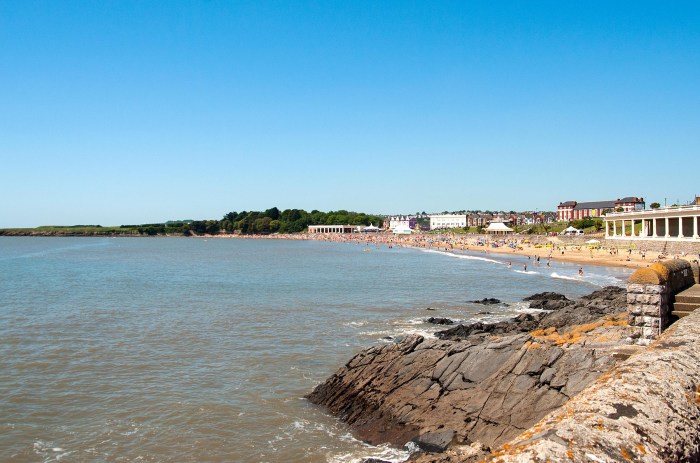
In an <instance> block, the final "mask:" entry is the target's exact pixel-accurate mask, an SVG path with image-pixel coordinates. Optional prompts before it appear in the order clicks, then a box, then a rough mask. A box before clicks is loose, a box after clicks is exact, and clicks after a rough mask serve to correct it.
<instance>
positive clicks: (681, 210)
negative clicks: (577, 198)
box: [605, 204, 700, 241]
mask: <svg viewBox="0 0 700 463" xmlns="http://www.w3.org/2000/svg"><path fill="white" fill-rule="evenodd" d="M698 230H700V204H695V205H692V206H669V207H661V208H659V209H651V210H644V211H631V212H609V213H608V214H607V215H606V216H605V238H606V239H613V240H614V239H623V240H630V239H632V240H659V241H700V234H699V232H698Z"/></svg>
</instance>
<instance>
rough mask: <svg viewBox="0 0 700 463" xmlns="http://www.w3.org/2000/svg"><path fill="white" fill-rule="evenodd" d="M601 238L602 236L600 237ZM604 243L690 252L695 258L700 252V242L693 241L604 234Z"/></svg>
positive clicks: (616, 245) (662, 250)
mask: <svg viewBox="0 0 700 463" xmlns="http://www.w3.org/2000/svg"><path fill="white" fill-rule="evenodd" d="M587 239H588V238H587ZM598 239H600V238H598ZM603 240H604V242H603V245H604V246H606V247H610V248H619V249H629V247H630V246H634V248H635V249H638V250H642V249H643V250H645V251H654V252H665V253H666V254H668V255H670V256H673V255H682V254H683V253H686V254H688V258H689V259H691V260H693V259H697V258H698V253H699V252H700V242H691V241H651V240H606V239H605V235H603V239H601V241H603Z"/></svg>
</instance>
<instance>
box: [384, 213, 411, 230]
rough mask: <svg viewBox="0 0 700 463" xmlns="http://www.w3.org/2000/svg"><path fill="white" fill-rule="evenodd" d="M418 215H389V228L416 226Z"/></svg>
mask: <svg viewBox="0 0 700 463" xmlns="http://www.w3.org/2000/svg"><path fill="white" fill-rule="evenodd" d="M416 222H417V219H416V216H414V215H395V216H391V217H389V230H393V229H395V228H398V227H405V228H411V229H413V228H416Z"/></svg>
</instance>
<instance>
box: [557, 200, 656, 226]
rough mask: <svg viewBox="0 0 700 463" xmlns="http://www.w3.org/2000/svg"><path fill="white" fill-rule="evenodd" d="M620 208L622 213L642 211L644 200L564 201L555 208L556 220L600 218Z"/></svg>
mask: <svg viewBox="0 0 700 463" xmlns="http://www.w3.org/2000/svg"><path fill="white" fill-rule="evenodd" d="M620 208H621V209H622V212H630V211H643V210H644V198H637V197H636V196H628V197H626V198H621V199H620V198H618V199H615V200H609V201H591V202H585V203H579V202H577V201H565V202H562V203H559V206H557V220H558V221H559V222H568V221H571V220H579V219H585V218H588V217H601V216H603V215H605V212H607V211H616V210H618V209H620Z"/></svg>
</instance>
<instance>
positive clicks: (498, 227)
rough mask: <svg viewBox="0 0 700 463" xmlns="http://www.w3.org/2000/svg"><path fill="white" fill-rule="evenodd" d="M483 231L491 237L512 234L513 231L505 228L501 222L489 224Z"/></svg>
mask: <svg viewBox="0 0 700 463" xmlns="http://www.w3.org/2000/svg"><path fill="white" fill-rule="evenodd" d="M484 231H485V232H486V233H487V234H492V235H507V234H508V233H513V229H512V228H510V227H508V226H506V224H504V223H503V222H491V223H490V224H489V226H488V228H486V229H485V230H484Z"/></svg>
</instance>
